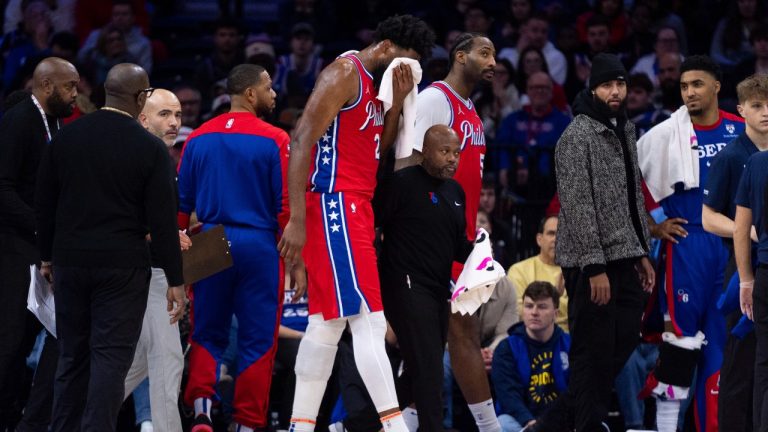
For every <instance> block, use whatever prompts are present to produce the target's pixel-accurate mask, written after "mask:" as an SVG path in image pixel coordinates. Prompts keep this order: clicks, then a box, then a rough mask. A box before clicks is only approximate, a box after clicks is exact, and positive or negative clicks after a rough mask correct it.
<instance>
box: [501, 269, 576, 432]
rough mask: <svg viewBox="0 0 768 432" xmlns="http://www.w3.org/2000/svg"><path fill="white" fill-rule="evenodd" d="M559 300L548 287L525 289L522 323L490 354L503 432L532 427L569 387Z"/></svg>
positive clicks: (535, 285) (534, 284)
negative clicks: (557, 320)
mask: <svg viewBox="0 0 768 432" xmlns="http://www.w3.org/2000/svg"><path fill="white" fill-rule="evenodd" d="M559 299H560V295H559V294H558V292H557V290H556V289H555V287H554V286H553V285H552V284H551V283H549V282H542V281H537V282H532V283H531V284H530V285H528V286H527V287H526V288H525V291H524V292H523V300H522V305H523V307H522V309H521V312H520V314H521V316H522V322H519V323H517V324H515V325H514V326H512V327H511V328H510V329H509V337H507V339H506V341H502V343H500V344H499V345H498V347H497V348H496V351H495V353H494V355H493V368H492V371H491V376H492V379H493V388H494V389H495V390H496V401H497V404H498V406H499V410H500V415H499V422H501V427H502V430H503V431H504V432H520V431H521V430H523V428H525V427H528V426H532V425H533V424H535V423H536V418H537V417H539V416H541V415H543V414H544V413H545V412H546V411H547V409H548V408H549V407H550V406H551V404H552V403H553V402H554V401H555V400H556V399H557V398H558V397H559V395H560V393H562V392H563V391H565V389H566V387H567V385H568V376H569V373H570V370H569V369H570V368H569V363H568V352H569V350H570V346H571V337H570V336H569V335H568V334H567V333H565V332H564V331H563V330H562V329H561V328H560V327H558V326H557V325H556V324H555V319H556V318H557V311H558V307H559V304H558V303H559ZM505 342H506V343H505Z"/></svg>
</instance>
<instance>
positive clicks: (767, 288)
mask: <svg viewBox="0 0 768 432" xmlns="http://www.w3.org/2000/svg"><path fill="white" fill-rule="evenodd" d="M752 300H753V301H752V303H753V304H752V313H753V317H754V319H755V338H756V339H757V345H756V349H755V381H754V401H753V405H752V406H753V417H752V421H753V426H754V430H756V431H759V432H764V431H768V268H766V267H765V265H764V264H760V266H759V267H758V269H757V273H756V274H755V286H754V290H753V291H752ZM721 427H722V426H721Z"/></svg>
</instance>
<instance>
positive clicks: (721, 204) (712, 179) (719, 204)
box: [704, 152, 731, 214]
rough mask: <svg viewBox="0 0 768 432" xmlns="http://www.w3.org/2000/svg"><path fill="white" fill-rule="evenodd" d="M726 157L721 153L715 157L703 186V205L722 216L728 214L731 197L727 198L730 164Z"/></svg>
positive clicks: (725, 154)
mask: <svg viewBox="0 0 768 432" xmlns="http://www.w3.org/2000/svg"><path fill="white" fill-rule="evenodd" d="M727 156H728V154H727V153H722V152H721V153H718V154H717V156H715V158H714V159H713V160H712V166H711V167H710V168H709V173H708V174H707V183H706V185H705V186H704V204H706V205H708V206H709V207H712V209H713V210H715V211H716V212H718V213H723V214H725V213H727V212H728V207H729V206H730V204H731V203H730V201H731V197H729V196H728V195H729V190H730V188H731V187H730V186H731V185H730V179H731V164H730V163H729V162H730V161H729V159H728V157H727Z"/></svg>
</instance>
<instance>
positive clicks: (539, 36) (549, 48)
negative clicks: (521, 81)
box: [499, 13, 568, 85]
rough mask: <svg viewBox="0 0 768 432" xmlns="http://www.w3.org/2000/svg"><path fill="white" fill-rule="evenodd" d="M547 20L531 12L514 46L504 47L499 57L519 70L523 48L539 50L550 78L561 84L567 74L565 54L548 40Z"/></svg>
mask: <svg viewBox="0 0 768 432" xmlns="http://www.w3.org/2000/svg"><path fill="white" fill-rule="evenodd" d="M548 37H549V21H547V18H546V17H545V16H544V15H542V14H540V13H534V14H532V15H531V16H530V17H529V18H528V20H527V21H526V22H525V23H524V24H523V26H522V27H521V28H520V37H519V38H518V40H517V45H516V46H515V47H514V48H504V49H502V50H501V51H500V52H499V58H505V59H507V60H509V61H510V62H512V65H513V66H514V67H515V68H516V69H518V70H520V69H521V68H520V66H519V63H520V62H519V61H520V59H521V58H522V55H521V54H522V53H523V50H525V49H526V48H528V47H529V46H531V47H534V48H537V49H539V50H541V52H542V53H543V55H544V59H545V60H546V63H547V68H548V70H549V74H550V75H551V76H552V79H553V80H554V81H555V82H556V83H558V84H560V85H562V84H563V83H565V78H566V75H567V74H568V64H567V62H566V60H565V56H564V55H563V53H562V52H560V51H559V50H558V49H557V48H555V45H554V44H553V43H552V42H550V41H549V39H548Z"/></svg>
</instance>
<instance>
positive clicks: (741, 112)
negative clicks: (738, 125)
mask: <svg viewBox="0 0 768 432" xmlns="http://www.w3.org/2000/svg"><path fill="white" fill-rule="evenodd" d="M736 110H737V111H738V112H739V115H740V116H742V117H744V107H743V106H742V105H741V104H739V105H736Z"/></svg>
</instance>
